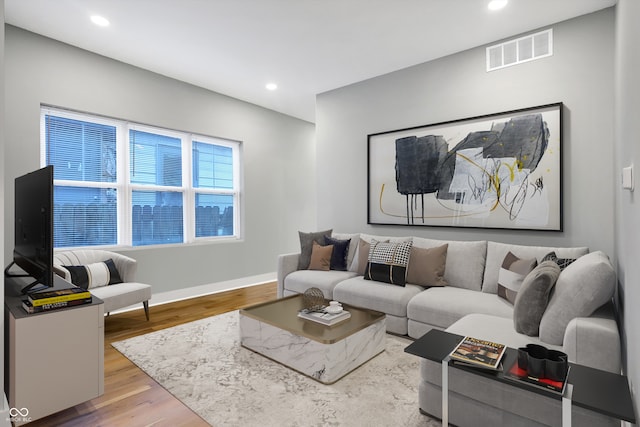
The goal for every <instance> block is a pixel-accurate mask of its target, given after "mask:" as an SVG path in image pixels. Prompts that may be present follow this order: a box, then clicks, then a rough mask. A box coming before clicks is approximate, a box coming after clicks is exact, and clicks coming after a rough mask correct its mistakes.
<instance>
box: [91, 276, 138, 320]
mask: <svg viewBox="0 0 640 427" xmlns="http://www.w3.org/2000/svg"><path fill="white" fill-rule="evenodd" d="M91 294H92V295H95V296H96V297H98V298H100V299H101V300H103V301H104V311H105V313H108V312H110V311H113V310H117V309H119V308H124V307H128V306H130V305H133V304H139V303H140V301H149V300H150V299H151V285H147V284H144V283H138V282H126V283H118V284H115V285H111V286H102V287H99V288H93V289H91Z"/></svg>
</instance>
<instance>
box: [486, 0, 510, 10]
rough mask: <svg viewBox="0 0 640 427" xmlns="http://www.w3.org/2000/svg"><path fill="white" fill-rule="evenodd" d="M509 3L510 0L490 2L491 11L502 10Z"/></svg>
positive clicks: (493, 0)
mask: <svg viewBox="0 0 640 427" xmlns="http://www.w3.org/2000/svg"><path fill="white" fill-rule="evenodd" d="M507 3H508V0H491V1H490V2H489V6H488V7H489V10H500V9H502V8H503V7H505V6H506V5H507Z"/></svg>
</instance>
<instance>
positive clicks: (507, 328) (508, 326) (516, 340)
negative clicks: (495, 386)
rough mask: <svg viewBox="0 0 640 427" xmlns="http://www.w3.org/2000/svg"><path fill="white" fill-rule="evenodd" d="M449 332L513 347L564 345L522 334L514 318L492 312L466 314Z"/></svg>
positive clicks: (559, 348)
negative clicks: (516, 327) (550, 343)
mask: <svg viewBox="0 0 640 427" xmlns="http://www.w3.org/2000/svg"><path fill="white" fill-rule="evenodd" d="M446 331H447V332H451V333H453V334H458V335H463V336H472V337H476V338H480V339H483V340H488V341H493V342H497V343H500V344H504V345H506V346H508V347H511V348H518V347H524V346H526V345H527V344H530V343H533V344H540V345H543V346H545V347H546V348H548V349H553V350H561V351H562V346H559V345H549V344H548V343H545V342H542V341H541V340H540V339H539V338H537V337H530V336H528V335H524V334H520V333H518V332H517V331H516V330H515V329H514V328H513V320H512V319H508V318H506V317H500V316H494V315H491V314H486V313H485V314H481V313H476V314H469V315H468V316H464V317H463V318H461V319H460V320H458V321H457V322H455V323H454V324H452V325H451V326H450V327H448V328H447V329H446Z"/></svg>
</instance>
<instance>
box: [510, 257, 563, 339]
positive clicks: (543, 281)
mask: <svg viewBox="0 0 640 427" xmlns="http://www.w3.org/2000/svg"><path fill="white" fill-rule="evenodd" d="M558 276H560V267H559V266H558V264H556V263H555V262H554V261H543V262H542V263H540V265H539V266H537V267H536V268H535V269H533V271H532V272H531V273H529V274H528V275H527V277H526V278H525V279H524V281H523V282H522V286H521V287H520V291H519V292H518V295H517V297H516V301H515V304H514V306H513V326H514V328H515V329H516V332H519V333H521V334H525V335H530V336H538V333H539V331H540V320H542V315H543V314H544V311H545V310H546V308H547V304H548V302H549V293H550V292H551V289H552V288H553V285H555V284H556V281H557V280H558Z"/></svg>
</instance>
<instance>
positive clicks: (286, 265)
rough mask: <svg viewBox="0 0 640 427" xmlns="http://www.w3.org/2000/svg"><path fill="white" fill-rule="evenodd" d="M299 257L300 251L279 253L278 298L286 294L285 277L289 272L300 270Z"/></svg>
mask: <svg viewBox="0 0 640 427" xmlns="http://www.w3.org/2000/svg"><path fill="white" fill-rule="evenodd" d="M298 258H300V253H292V254H282V255H278V271H277V274H276V277H277V279H278V298H282V297H283V296H284V278H285V277H287V275H288V274H289V273H293V272H294V271H296V270H298Z"/></svg>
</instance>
